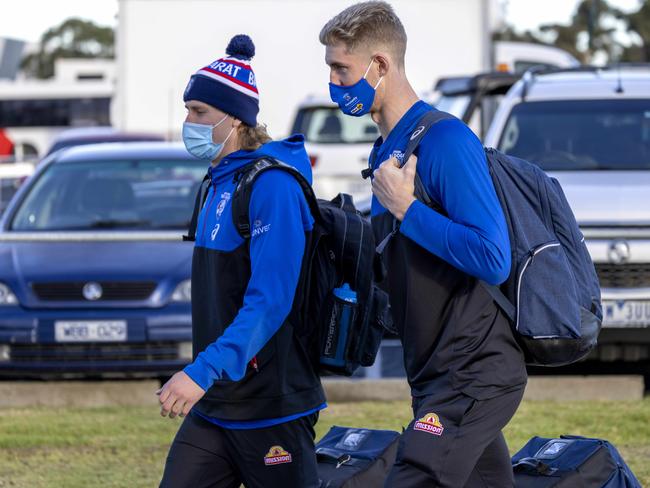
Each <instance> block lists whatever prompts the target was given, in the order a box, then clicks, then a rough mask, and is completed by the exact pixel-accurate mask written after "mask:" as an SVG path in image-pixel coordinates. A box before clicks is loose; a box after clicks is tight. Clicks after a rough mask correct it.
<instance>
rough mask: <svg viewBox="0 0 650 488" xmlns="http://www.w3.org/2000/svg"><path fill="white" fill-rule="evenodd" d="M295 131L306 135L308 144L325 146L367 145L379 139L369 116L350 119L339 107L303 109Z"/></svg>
mask: <svg viewBox="0 0 650 488" xmlns="http://www.w3.org/2000/svg"><path fill="white" fill-rule="evenodd" d="M293 130H294V132H298V133H302V134H304V135H305V139H306V140H307V141H308V142H315V143H325V144H327V143H338V144H341V143H343V144H355V143H367V142H374V141H375V139H377V137H379V131H378V130H377V126H376V125H375V123H374V122H373V121H372V119H371V118H370V116H369V115H364V116H362V117H349V116H346V115H345V114H343V112H341V111H340V110H339V109H338V107H316V108H305V109H301V110H300V111H299V113H298V116H297V117H296V123H295V125H294V128H293Z"/></svg>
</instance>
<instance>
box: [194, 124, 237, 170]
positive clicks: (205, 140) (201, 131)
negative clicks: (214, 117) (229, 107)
mask: <svg viewBox="0 0 650 488" xmlns="http://www.w3.org/2000/svg"><path fill="white" fill-rule="evenodd" d="M227 118H228V116H227V115H226V116H225V117H224V118H223V119H221V120H220V121H219V122H217V123H216V124H215V125H206V124H194V123H192V122H185V123H183V142H184V143H185V148H186V149H187V152H189V153H190V154H191V155H192V156H194V157H196V158H199V159H207V160H208V161H213V160H214V159H215V158H216V157H217V156H219V153H221V151H222V150H223V146H224V145H225V144H226V142H227V141H228V139H229V138H230V135H231V134H232V131H233V130H235V128H234V127H233V128H232V129H231V130H230V132H229V133H228V137H226V140H225V141H223V142H220V143H216V142H214V141H213V140H212V129H214V128H215V127H218V126H219V125H221V123H222V122H223V121H224V120H226V119H227Z"/></svg>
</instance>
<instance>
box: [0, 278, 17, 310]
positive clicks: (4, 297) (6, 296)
mask: <svg viewBox="0 0 650 488" xmlns="http://www.w3.org/2000/svg"><path fill="white" fill-rule="evenodd" d="M17 304H18V299H17V298H16V295H14V294H13V292H12V291H11V290H10V289H9V287H8V286H7V285H5V284H4V283H0V306H1V305H17Z"/></svg>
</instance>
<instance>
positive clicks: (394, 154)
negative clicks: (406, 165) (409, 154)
mask: <svg viewBox="0 0 650 488" xmlns="http://www.w3.org/2000/svg"><path fill="white" fill-rule="evenodd" d="M390 157H391V158H395V159H397V160H398V161H399V162H400V163H403V162H404V153H403V152H402V151H400V150H395V151H393V152H392V153H391V154H390Z"/></svg>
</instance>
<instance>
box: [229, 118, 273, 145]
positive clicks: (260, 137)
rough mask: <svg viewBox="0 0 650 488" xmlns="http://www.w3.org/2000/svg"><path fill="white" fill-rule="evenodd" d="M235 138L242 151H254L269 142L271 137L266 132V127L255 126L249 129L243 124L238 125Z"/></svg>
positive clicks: (248, 126)
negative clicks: (236, 137)
mask: <svg viewBox="0 0 650 488" xmlns="http://www.w3.org/2000/svg"><path fill="white" fill-rule="evenodd" d="M237 136H238V140H239V147H240V148H241V149H243V150H244V151H255V150H256V149H259V147H260V146H261V145H262V144H266V143H267V142H270V141H271V140H272V139H271V136H269V134H268V132H267V131H266V125H260V124H258V125H256V126H255V127H251V126H250V125H246V124H244V123H242V124H240V126H239V128H238V129H237Z"/></svg>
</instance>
